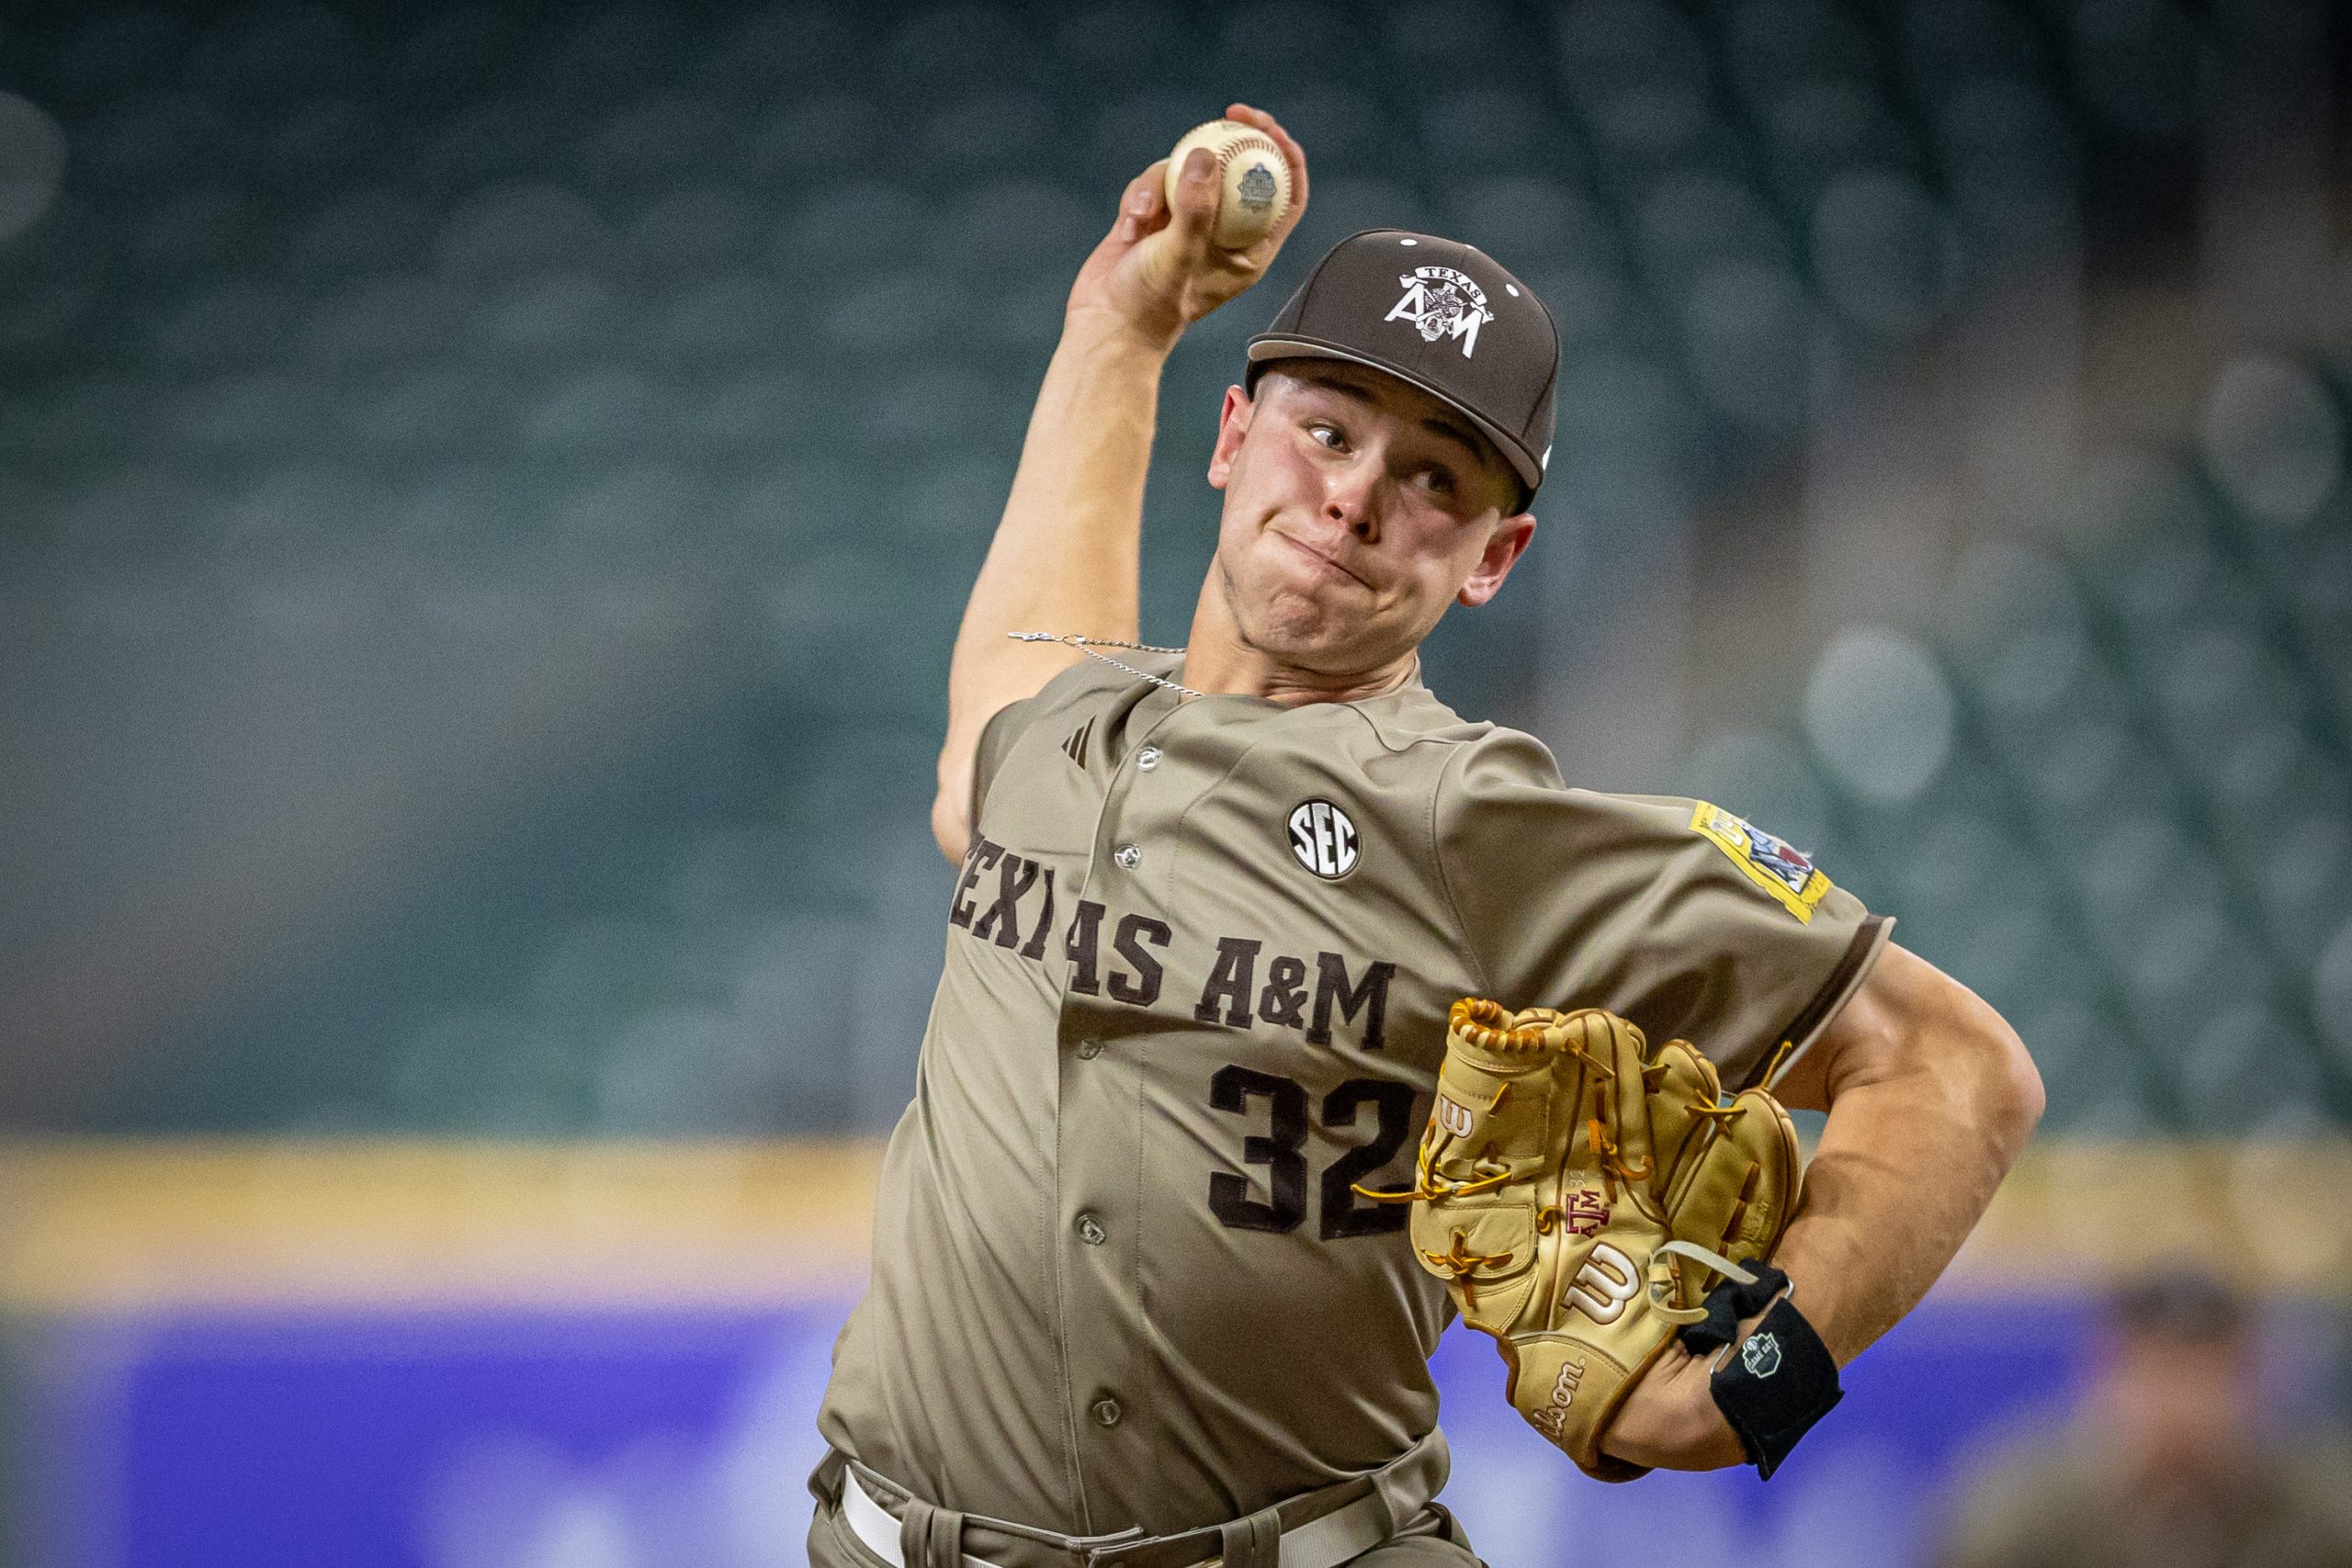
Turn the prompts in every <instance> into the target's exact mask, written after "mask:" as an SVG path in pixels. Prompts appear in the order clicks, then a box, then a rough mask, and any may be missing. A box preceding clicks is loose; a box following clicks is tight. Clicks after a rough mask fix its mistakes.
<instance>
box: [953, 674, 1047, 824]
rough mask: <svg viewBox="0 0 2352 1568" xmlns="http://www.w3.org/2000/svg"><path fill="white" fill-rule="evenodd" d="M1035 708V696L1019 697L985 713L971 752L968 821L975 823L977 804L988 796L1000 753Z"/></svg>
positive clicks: (1026, 724) (1009, 746) (1026, 725)
mask: <svg viewBox="0 0 2352 1568" xmlns="http://www.w3.org/2000/svg"><path fill="white" fill-rule="evenodd" d="M1036 711H1037V699H1036V698H1035V697H1021V698H1017V699H1016V700H1014V701H1012V702H1009V703H1007V704H1005V705H1003V706H1002V707H1001V708H999V709H997V710H996V712H994V713H992V714H990V715H989V721H988V723H987V724H986V725H984V726H982V727H981V728H980V744H979V749H978V750H977V751H975V752H974V753H973V755H972V803H971V805H972V809H971V817H970V820H971V821H972V823H973V824H974V825H975V826H977V825H978V822H979V820H980V803H981V802H983V801H985V800H986V799H988V795H989V783H990V782H991V781H992V780H994V779H995V777H996V773H997V769H998V768H1000V767H1001V766H1002V765H1003V763H1004V754H1005V753H1006V752H1007V751H1010V750H1012V743H1013V742H1014V741H1016V740H1018V739H1021V732H1022V731H1023V730H1024V729H1026V728H1029V721H1030V719H1031V718H1032V717H1034V716H1035V714H1036Z"/></svg>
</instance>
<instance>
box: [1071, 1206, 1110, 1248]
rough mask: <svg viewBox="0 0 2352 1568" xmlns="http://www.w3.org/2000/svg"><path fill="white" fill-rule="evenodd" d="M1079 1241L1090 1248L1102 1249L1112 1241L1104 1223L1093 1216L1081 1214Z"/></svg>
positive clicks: (1079, 1217) (1079, 1219) (1079, 1218)
mask: <svg viewBox="0 0 2352 1568" xmlns="http://www.w3.org/2000/svg"><path fill="white" fill-rule="evenodd" d="M1078 1239H1079V1240H1080V1241H1082V1242H1084V1243H1085V1244H1086V1245H1087V1246H1089V1247H1100V1246H1102V1245H1103V1243H1104V1242H1106V1241H1108V1240H1110V1239H1111V1233H1110V1232H1109V1231H1106V1230H1104V1229H1103V1222H1102V1221H1100V1220H1098V1219H1096V1218H1095V1217H1094V1216H1093V1215H1091V1214H1080V1215H1079V1216H1078Z"/></svg>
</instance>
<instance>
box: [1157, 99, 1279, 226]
mask: <svg viewBox="0 0 2352 1568" xmlns="http://www.w3.org/2000/svg"><path fill="white" fill-rule="evenodd" d="M1195 147H1205V148H1207V149H1208V150H1209V151H1210V152H1214V153H1216V161H1217V167H1218V169H1219V171H1220V173H1221V174H1222V175H1223V176H1224V184H1223V186H1222V188H1221V189H1220V190H1219V191H1218V193H1217V204H1216V231H1215V232H1214V234H1212V235H1211V238H1212V239H1213V240H1214V242H1215V243H1216V245H1217V246H1218V248H1219V249H1222V250H1227V251H1238V250H1240V249H1243V248H1244V247H1245V246H1249V245H1254V244H1256V243H1258V242H1259V241H1260V240H1261V239H1263V238H1264V237H1265V234H1266V231H1267V230H1269V229H1271V228H1272V227H1273V226H1274V225H1275V224H1277V223H1279V222H1281V221H1282V218H1283V213H1285V212H1288V211H1289V210H1290V165H1289V164H1287V163H1285V162H1283V150H1282V149H1281V148H1280V147H1278V146H1276V145H1275V144H1274V139H1273V138H1272V137H1271V136H1269V135H1267V134H1266V133H1265V132H1264V131H1262V130H1258V129H1256V128H1255V127H1254V126H1248V125H1244V124H1242V123H1241V122H1240V121H1239V120H1234V119H1213V120H1210V121H1209V122H1208V123H1207V124H1205V125H1196V126H1194V127H1193V129H1192V130H1188V131H1186V132H1185V133H1184V139H1183V140H1182V141H1179V142H1177V143H1176V150H1175V151H1174V152H1170V154H1169V155H1168V204H1169V206H1170V207H1173V206H1175V205H1176V182H1177V181H1178V180H1179V179H1180V178H1182V175H1183V171H1184V160H1185V159H1186V158H1187V157H1189V156H1191V154H1192V151H1193V148H1195Z"/></svg>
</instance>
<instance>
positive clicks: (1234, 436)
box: [1209, 387, 1258, 490]
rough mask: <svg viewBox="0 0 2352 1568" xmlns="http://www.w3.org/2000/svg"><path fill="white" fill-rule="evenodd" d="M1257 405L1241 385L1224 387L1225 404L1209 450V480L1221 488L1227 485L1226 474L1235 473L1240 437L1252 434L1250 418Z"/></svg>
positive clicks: (1219, 414) (1217, 419)
mask: <svg viewBox="0 0 2352 1568" xmlns="http://www.w3.org/2000/svg"><path fill="white" fill-rule="evenodd" d="M1257 407H1258V405H1257V404H1256V403H1255V402H1254V401H1252V400H1251V399H1250V394H1249V393H1247V392H1245V391H1243V390H1242V389H1240V388H1238V387H1227V389H1225V407H1224V408H1223V409H1222V410H1220V411H1219V412H1218V413H1217V418H1216V446H1215V447H1213V448H1211V450H1210V452H1209V483H1210V484H1211V485H1213V486H1215V487H1216V489H1218V490H1223V489H1224V488H1225V479H1226V476H1227V474H1230V473H1231V472H1233V457H1234V454H1235V453H1237V452H1238V451H1240V450H1241V438H1242V437H1243V436H1245V435H1247V434H1250V417H1251V415H1252V414H1253V413H1255V412H1256V411H1257Z"/></svg>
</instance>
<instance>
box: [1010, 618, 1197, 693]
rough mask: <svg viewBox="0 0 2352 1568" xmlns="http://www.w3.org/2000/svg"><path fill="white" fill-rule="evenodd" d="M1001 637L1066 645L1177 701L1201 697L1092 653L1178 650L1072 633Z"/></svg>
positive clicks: (1190, 690) (1121, 662) (1019, 640)
mask: <svg viewBox="0 0 2352 1568" xmlns="http://www.w3.org/2000/svg"><path fill="white" fill-rule="evenodd" d="M1004 635H1005V636H1007V637H1011V638H1012V639H1013V640H1014V641H1015V642H1059V643H1067V644H1069V646H1070V647H1072V648H1074V649H1078V650H1079V652H1080V653H1082V654H1084V655H1086V657H1087V658H1089V659H1099V660H1102V661H1103V663H1105V664H1108V665H1109V666H1110V667H1111V668H1112V669H1114V670H1124V671H1126V672H1127V673H1128V674H1130V675H1133V676H1136V677H1137V678H1138V679H1140V680H1145V681H1148V682H1151V683H1152V684H1153V685H1155V686H1165V687H1167V688H1168V689H1169V690H1170V691H1171V692H1173V693H1175V694H1177V695H1178V696H1180V697H1197V696H1201V695H1203V694H1202V693H1200V692H1196V691H1194V690H1193V688H1192V687H1190V686H1180V685H1178V684H1177V683H1176V682H1173V681H1170V679H1168V677H1166V676H1165V675H1155V674H1153V673H1152V672H1151V671H1148V670H1138V669H1136V667H1135V666H1134V665H1132V664H1129V663H1127V662H1125V660H1117V659H1114V658H1112V657H1111V656H1110V655H1109V654H1107V653H1097V652H1095V651H1094V650H1095V649H1098V648H1124V649H1127V650H1128V651H1129V652H1131V653H1182V652H1183V651H1184V650H1183V649H1181V648H1161V647H1159V646H1158V645H1157V644H1154V643H1148V642H1120V641H1119V640H1117V639H1116V638H1114V637H1080V636H1079V635H1078V634H1077V633H1075V632H1064V633H1060V634H1057V633H1054V632H1007V633H1005V634H1004Z"/></svg>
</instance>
